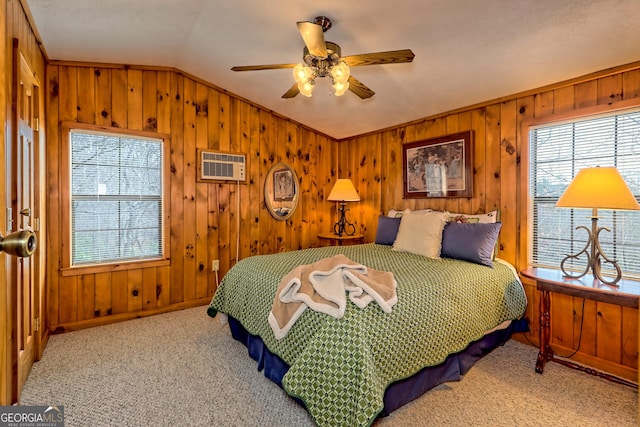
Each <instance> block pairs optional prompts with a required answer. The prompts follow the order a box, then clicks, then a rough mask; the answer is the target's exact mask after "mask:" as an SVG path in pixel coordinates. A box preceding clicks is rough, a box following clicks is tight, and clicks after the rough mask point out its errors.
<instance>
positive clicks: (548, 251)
mask: <svg viewBox="0 0 640 427" xmlns="http://www.w3.org/2000/svg"><path fill="white" fill-rule="evenodd" d="M529 140H530V159H531V164H530V171H529V178H530V182H529V189H530V190H529V191H530V196H531V197H530V199H531V201H532V203H531V206H530V209H531V211H530V212H529V218H532V221H531V224H532V227H533V230H532V231H533V233H532V236H533V242H532V246H533V247H532V250H531V252H530V254H531V257H532V259H531V260H530V263H531V265H533V266H537V267H551V268H559V267H560V263H561V261H562V259H563V258H564V257H565V256H566V255H569V254H575V253H577V252H579V251H580V250H582V248H584V247H585V245H586V244H587V232H586V231H585V230H583V229H578V230H576V227H578V226H585V227H587V228H588V229H589V230H590V229H591V210H590V209H567V208H556V207H555V204H556V202H557V201H558V199H559V198H560V196H561V195H562V194H563V193H564V191H565V189H566V188H567V186H568V185H569V183H570V182H571V181H572V179H573V178H574V177H575V175H576V174H577V173H578V171H579V170H581V169H583V168H586V167H594V166H614V167H616V168H617V169H618V171H619V172H620V174H621V175H622V177H623V178H624V180H625V181H626V183H627V185H628V186H629V188H630V189H631V192H632V193H633V194H634V195H635V197H636V199H640V111H625V112H618V113H617V114H614V115H603V116H595V117H589V118H582V119H579V120H574V121H570V122H562V123H555V124H550V125H544V126H539V127H534V128H531V129H530V134H529ZM598 217H599V219H598V226H599V227H607V228H608V229H609V230H610V231H611V232H607V231H604V230H603V231H601V232H600V235H599V238H600V243H601V246H602V250H603V252H604V254H605V255H607V257H609V258H611V259H615V260H617V261H618V263H619V264H620V267H621V268H622V272H623V276H624V277H634V278H639V277H640V211H625V210H618V211H614V210H604V209H600V210H598ZM585 265H586V257H585V256H584V255H583V256H582V257H581V259H580V260H579V261H574V262H573V264H569V263H565V268H568V269H570V270H575V271H580V272H582V271H584V267H585ZM602 271H603V274H611V273H612V272H613V269H612V268H611V265H610V264H608V263H603V264H602Z"/></svg>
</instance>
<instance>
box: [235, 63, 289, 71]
mask: <svg viewBox="0 0 640 427" xmlns="http://www.w3.org/2000/svg"><path fill="white" fill-rule="evenodd" d="M295 66H296V64H270V65H243V66H239V67H231V70H232V71H258V70H279V69H282V68H293V67H295Z"/></svg>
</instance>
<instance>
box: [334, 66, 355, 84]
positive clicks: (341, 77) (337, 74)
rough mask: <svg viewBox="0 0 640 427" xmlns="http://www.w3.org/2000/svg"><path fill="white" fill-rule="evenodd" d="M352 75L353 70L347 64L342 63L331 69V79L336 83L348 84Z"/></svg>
mask: <svg viewBox="0 0 640 427" xmlns="http://www.w3.org/2000/svg"><path fill="white" fill-rule="evenodd" d="M350 75H351V70H350V69H349V66H348V65H347V63H346V62H344V61H340V62H339V63H338V64H336V65H334V66H333V67H331V78H332V79H333V82H334V83H341V84H344V83H347V82H348V81H349V76H350Z"/></svg>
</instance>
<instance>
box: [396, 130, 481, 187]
mask: <svg viewBox="0 0 640 427" xmlns="http://www.w3.org/2000/svg"><path fill="white" fill-rule="evenodd" d="M472 157H473V131H466V132H460V133H456V134H452V135H445V136H441V137H438V138H432V139H425V140H422V141H416V142H409V143H406V144H404V145H403V146H402V162H403V168H402V181H403V185H404V189H403V197H404V198H406V199H411V198H415V199H417V198H436V197H473V158H472Z"/></svg>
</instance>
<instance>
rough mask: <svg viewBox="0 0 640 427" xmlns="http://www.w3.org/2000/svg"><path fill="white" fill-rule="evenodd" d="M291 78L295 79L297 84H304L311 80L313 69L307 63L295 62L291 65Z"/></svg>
mask: <svg viewBox="0 0 640 427" xmlns="http://www.w3.org/2000/svg"><path fill="white" fill-rule="evenodd" d="M293 78H294V79H295V80H296V83H298V85H302V84H305V83H307V82H308V81H310V80H313V70H312V69H311V67H309V66H308V65H304V64H297V65H296V66H295V67H293Z"/></svg>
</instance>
